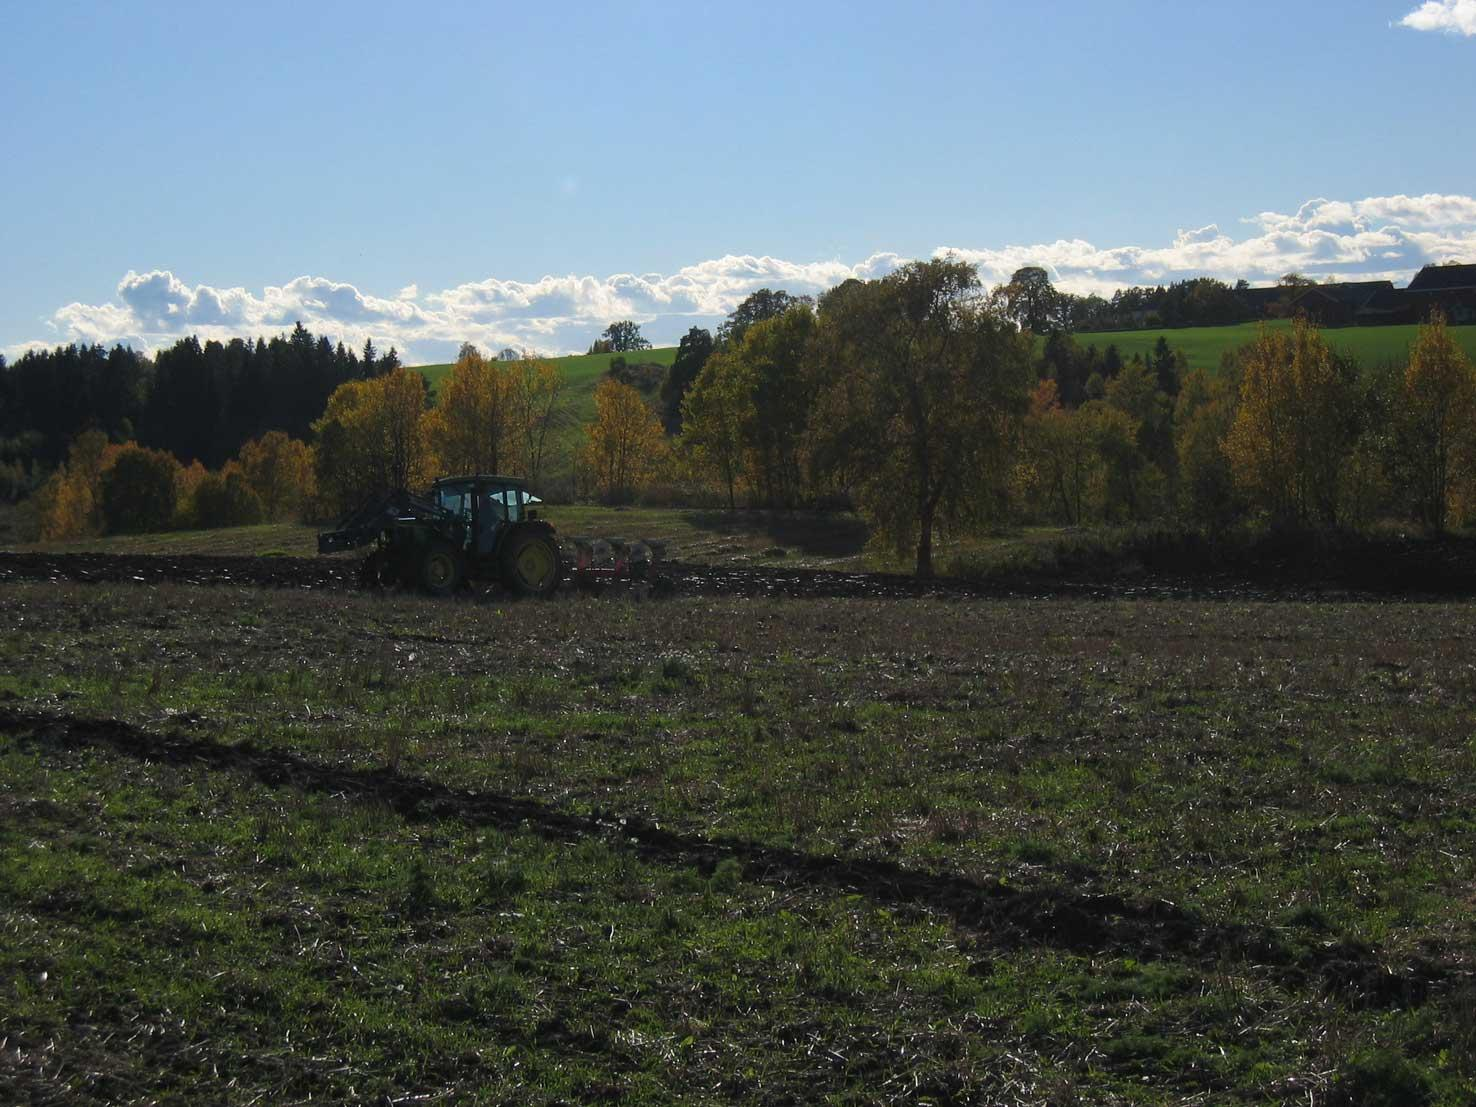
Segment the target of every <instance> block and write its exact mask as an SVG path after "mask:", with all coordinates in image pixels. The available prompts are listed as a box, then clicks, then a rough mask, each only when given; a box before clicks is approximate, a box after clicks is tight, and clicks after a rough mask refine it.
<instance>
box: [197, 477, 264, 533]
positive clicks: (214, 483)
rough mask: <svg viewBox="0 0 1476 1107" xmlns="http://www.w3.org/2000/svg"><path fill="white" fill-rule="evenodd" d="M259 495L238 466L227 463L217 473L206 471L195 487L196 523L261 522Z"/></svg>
mask: <svg viewBox="0 0 1476 1107" xmlns="http://www.w3.org/2000/svg"><path fill="white" fill-rule="evenodd" d="M262 516H263V509H262V501H261V497H260V496H258V495H257V494H256V490H255V489H254V488H253V487H252V484H251V481H250V480H248V479H247V476H246V474H245V473H244V472H243V471H242V470H241V467H240V466H239V465H237V464H236V463H234V462H228V463H227V464H226V465H225V467H224V468H222V469H221V470H220V471H219V472H215V473H207V474H206V475H205V477H204V478H203V479H202V480H201V481H200V483H199V484H198V485H197V486H196V487H195V503H194V520H195V525H196V526H198V527H201V528H203V529H206V530H209V529H212V528H214V527H241V526H249V525H250V524H252V523H259V522H261V521H262Z"/></svg>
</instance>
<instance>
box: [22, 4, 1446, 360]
mask: <svg viewBox="0 0 1476 1107" xmlns="http://www.w3.org/2000/svg"><path fill="white" fill-rule="evenodd" d="M1463 2H1464V0H1463ZM1469 2H1470V3H1473V4H1476V0H1469ZM1427 6H1428V5H1427ZM1241 224H1242V226H1244V227H1245V232H1244V233H1243V234H1242V235H1241V236H1240V237H1236V236H1233V235H1231V234H1229V233H1227V232H1226V231H1223V230H1221V229H1220V227H1219V226H1217V225H1215V224H1209V225H1208V226H1204V227H1200V228H1197V229H1193V230H1181V231H1179V232H1178V234H1177V235H1175V237H1174V239H1173V240H1172V242H1170V243H1168V244H1166V245H1161V246H1116V247H1110V248H1100V247H1097V246H1095V245H1093V244H1092V243H1090V242H1086V241H1084V240H1081V239H1073V240H1069V241H1068V240H1059V241H1056V242H1051V243H1042V244H1037V245H1033V246H1004V247H1001V248H998V249H978V248H969V247H959V246H940V247H939V248H938V249H937V250H935V251H934V256H940V255H954V256H957V257H960V258H963V259H964V260H967V261H970V262H973V263H974V264H975V265H977V266H978V268H979V275H980V278H981V279H982V280H983V281H984V283H985V284H986V285H993V284H998V283H1003V282H1005V281H1007V280H1008V279H1009V277H1010V275H1011V274H1012V273H1013V272H1015V270H1017V269H1019V268H1021V267H1022V266H1026V265H1038V266H1042V267H1044V268H1045V269H1046V270H1047V271H1049V272H1050V274H1051V276H1052V278H1053V280H1054V281H1055V283H1056V284H1057V285H1058V286H1059V287H1061V288H1064V289H1066V290H1068V291H1071V292H1075V293H1078V294H1086V293H1093V292H1095V293H1099V294H1103V295H1107V296H1110V295H1111V294H1112V292H1113V291H1114V290H1116V289H1118V288H1123V287H1127V286H1131V285H1143V284H1148V285H1152V284H1162V283H1166V282H1168V281H1174V280H1184V279H1186V278H1189V277H1198V276H1210V277H1217V278H1220V279H1221V280H1226V281H1234V280H1237V279H1239V278H1245V279H1246V280H1249V281H1250V282H1251V283H1252V284H1257V283H1268V282H1273V281H1275V280H1276V279H1277V278H1278V277H1280V276H1281V275H1282V274H1284V273H1287V272H1291V271H1296V272H1300V273H1304V274H1306V275H1309V276H1313V277H1319V278H1324V279H1326V278H1333V279H1339V280H1374V279H1389V280H1393V281H1395V282H1396V283H1403V282H1405V281H1407V280H1408V279H1409V277H1411V276H1412V275H1413V274H1414V272H1415V271H1416V270H1418V269H1419V268H1420V266H1422V265H1425V264H1428V263H1432V262H1437V263H1438V262H1443V261H1451V260H1460V261H1476V198H1473V197H1471V196H1459V195H1438V194H1430V195H1425V196H1378V197H1370V198H1368V199H1364V200H1355V201H1345V200H1327V199H1316V200H1310V201H1308V202H1307V203H1305V204H1303V205H1302V206H1301V207H1300V208H1298V209H1297V211H1296V212H1295V213H1292V214H1284V213H1279V212H1262V213H1261V214H1259V215H1256V216H1253V217H1251V218H1249V219H1244V220H1241ZM906 260H907V259H906V258H904V257H902V256H900V255H898V254H894V253H877V254H873V255H872V256H870V257H868V258H865V259H864V260H862V261H859V262H854V263H848V262H843V261H819V262H793V261H785V260H782V259H779V258H773V257H751V256H741V257H740V256H732V255H729V256H726V257H721V258H715V259H713V260H710V261H703V262H699V263H697V264H694V265H689V266H686V267H685V268H683V269H680V270H678V271H677V272H675V273H671V274H660V273H646V274H641V275H635V274H630V273H619V274H615V275H613V276H609V277H594V276H566V277H554V276H547V277H544V278H542V279H541V280H538V281H532V282H525V281H512V280H499V279H497V278H495V277H489V278H488V279H486V280H482V281H476V282H472V283H468V284H462V285H457V286H456V287H454V288H447V289H444V290H441V291H436V292H422V291H421V290H420V289H419V288H417V287H416V286H415V285H413V284H411V285H407V286H406V287H404V288H402V289H400V290H399V291H398V292H397V293H396V294H395V295H394V296H393V297H380V296H375V295H372V294H369V293H366V292H363V291H361V290H360V289H358V288H356V287H355V286H354V285H352V284H347V283H344V282H341V281H335V280H330V279H328V278H325V277H311V276H303V277H297V278H295V279H293V280H290V281H288V282H287V283H285V284H283V285H280V286H277V285H269V286H267V287H266V288H264V289H263V290H262V291H261V292H260V294H258V293H255V292H252V291H249V290H247V289H245V288H213V287H210V286H208V285H190V284H188V283H187V282H186V281H184V280H182V279H180V278H179V277H178V276H177V275H176V274H174V273H172V272H170V271H168V270H157V269H156V270H152V271H150V272H146V273H136V272H133V271H130V272H129V273H128V274H127V275H126V276H124V278H123V279H122V280H121V281H120V282H119V284H118V288H117V298H116V300H114V301H110V302H107V303H102V304H84V303H71V304H67V305H66V306H65V307H62V308H59V309H58V310H57V311H56V312H54V313H53V315H52V316H51V318H50V319H49V320H48V321H47V324H46V326H47V330H48V331H49V332H50V334H49V335H48V336H47V337H46V338H39V339H36V340H33V341H29V342H22V343H19V344H17V345H15V346H13V347H11V348H10V349H9V350H7V351H6V352H7V354H8V355H11V356H15V355H18V354H20V353H21V352H23V351H24V350H25V349H28V348H31V347H43V346H50V345H56V344H58V343H60V344H66V343H69V342H78V343H94V342H96V343H102V344H104V345H112V344H113V343H116V342H122V343H125V344H128V345H132V346H133V347H134V348H136V349H142V350H150V351H152V350H156V349H158V348H160V347H162V346H168V345H170V344H172V343H173V342H174V341H175V340H177V339H179V338H181V337H184V336H186V335H190V334H196V335H199V336H200V338H202V339H211V338H215V339H221V340H226V339H229V338H233V337H242V338H250V337H260V336H270V335H272V334H276V333H279V332H280V331H282V330H285V329H290V328H291V327H292V326H293V324H294V323H296V322H297V321H299V320H301V322H302V323H303V325H304V326H306V327H307V328H308V329H309V330H312V331H313V332H315V333H318V334H327V335H329V336H330V337H332V338H334V339H341V340H342V341H344V342H345V343H347V344H349V345H352V346H355V347H358V346H361V345H362V344H363V342H364V340H365V339H366V338H372V339H373V340H374V343H375V344H376V345H377V346H378V347H379V348H380V349H386V348H388V347H389V346H391V345H393V346H395V347H397V348H398V349H399V351H400V354H401V356H402V359H404V360H405V361H407V362H408V363H410V364H418V363H424V362H434V361H444V360H449V359H450V358H451V357H453V356H454V355H455V351H456V350H457V349H458V348H459V346H460V345H461V343H462V342H467V341H469V342H474V343H476V344H477V345H479V346H481V347H482V348H483V349H486V350H489V351H491V350H498V349H501V348H503V347H505V346H512V347H515V348H518V349H532V350H537V351H539V352H541V353H545V354H555V353H569V352H580V351H583V350H584V349H585V348H586V347H587V346H588V345H589V343H590V341H591V340H592V339H593V338H595V337H596V336H597V335H598V334H599V332H600V331H601V330H603V329H604V327H605V326H606V325H607V324H608V323H610V322H611V321H612V320H615V319H635V320H636V321H638V322H639V323H641V325H642V328H643V332H644V333H645V334H646V336H647V337H648V338H650V339H651V340H652V341H653V342H654V343H656V344H657V345H668V344H674V343H675V342H676V341H677V339H678V338H680V337H681V335H683V334H685V333H686V331H687V329H688V328H689V327H693V326H706V327H711V326H714V325H715V324H716V323H718V322H719V321H721V319H722V318H723V317H724V316H725V315H727V313H728V312H730V311H732V309H733V308H734V307H735V306H736V305H737V304H738V303H739V301H741V300H742V299H743V298H744V297H745V296H747V295H748V294H749V293H750V292H753V291H754V290H756V289H759V288H764V287H768V288H783V289H787V290H788V291H789V292H791V293H794V294H796V295H799V294H811V295H813V294H817V293H820V292H823V291H825V290H826V289H828V288H831V287H833V286H835V285H836V284H839V283H840V282H841V281H844V280H846V279H848V278H851V277H858V278H862V279H869V278H873V277H880V276H884V275H886V274H887V273H890V272H892V271H893V270H894V269H896V268H897V267H898V266H899V265H902V264H903V263H905V261H906Z"/></svg>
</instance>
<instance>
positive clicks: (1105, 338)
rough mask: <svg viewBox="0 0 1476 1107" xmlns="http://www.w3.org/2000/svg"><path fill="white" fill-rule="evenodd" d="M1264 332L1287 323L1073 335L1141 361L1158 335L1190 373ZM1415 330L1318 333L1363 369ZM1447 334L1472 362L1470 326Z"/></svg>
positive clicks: (1404, 346) (1474, 336)
mask: <svg viewBox="0 0 1476 1107" xmlns="http://www.w3.org/2000/svg"><path fill="white" fill-rule="evenodd" d="M1263 325H1264V326H1265V327H1266V328H1267V329H1269V330H1287V329H1289V328H1290V327H1291V321H1290V320H1287V319H1277V320H1273V321H1271V322H1269V323H1265V324H1260V323H1242V324H1240V325H1239V326H1234V327H1184V328H1180V329H1173V328H1167V329H1160V330H1141V331H1084V332H1082V333H1080V334H1077V335H1076V336H1075V338H1076V341H1077V344H1078V345H1080V346H1082V347H1083V348H1085V347H1087V346H1095V347H1096V348H1097V349H1098V350H1105V349H1106V348H1107V347H1108V346H1116V347H1117V350H1118V352H1119V353H1120V354H1122V356H1123V358H1124V359H1127V358H1131V357H1132V356H1133V355H1134V354H1141V355H1142V356H1144V357H1147V356H1148V355H1149V354H1150V353H1152V351H1153V347H1154V345H1155V344H1156V343H1157V342H1158V339H1159V337H1160V336H1161V337H1163V338H1165V339H1167V340H1168V344H1169V346H1170V347H1172V348H1173V349H1176V350H1183V351H1184V354H1185V356H1187V357H1188V359H1189V367H1190V368H1191V369H1210V370H1214V369H1218V368H1219V367H1220V358H1221V356H1223V355H1224V354H1225V353H1227V352H1229V351H1231V350H1238V349H1239V348H1240V347H1242V346H1244V345H1246V344H1247V343H1250V342H1254V341H1255V339H1256V332H1257V331H1258V330H1259V329H1260V327H1261V326H1263ZM1418 329H1419V328H1418V327H1414V326H1398V327H1334V328H1328V329H1326V330H1324V331H1323V332H1322V333H1323V335H1324V336H1325V337H1326V338H1327V341H1328V343H1329V345H1331V346H1332V348H1333V349H1335V350H1339V351H1342V352H1344V353H1347V354H1350V355H1352V356H1353V357H1354V358H1356V359H1357V361H1358V362H1359V364H1360V365H1363V366H1365V367H1368V366H1373V365H1379V364H1381V363H1383V362H1386V361H1396V362H1398V361H1403V360H1404V359H1405V358H1406V357H1407V356H1408V354H1409V346H1410V343H1411V342H1413V341H1414V336H1415V332H1416V331H1417V330H1418ZM1450 332H1451V334H1452V335H1453V336H1454V337H1455V339H1456V341H1457V342H1459V343H1460V344H1461V347H1462V348H1463V349H1464V350H1465V351H1466V353H1467V354H1469V355H1470V356H1471V357H1473V358H1476V326H1464V327H1451V328H1450Z"/></svg>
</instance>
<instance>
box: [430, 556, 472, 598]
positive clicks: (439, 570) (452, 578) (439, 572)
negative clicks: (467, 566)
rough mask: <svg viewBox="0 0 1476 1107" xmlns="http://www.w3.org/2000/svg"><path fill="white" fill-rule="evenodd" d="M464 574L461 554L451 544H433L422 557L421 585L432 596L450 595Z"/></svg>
mask: <svg viewBox="0 0 1476 1107" xmlns="http://www.w3.org/2000/svg"><path fill="white" fill-rule="evenodd" d="M464 575H465V574H464V572H463V570H462V565H461V556H460V555H459V554H458V553H457V552H456V551H455V550H453V549H452V548H451V547H450V546H432V547H431V548H430V549H428V550H426V551H425V556H424V557H422V558H421V559H420V587H421V588H423V589H424V590H425V591H426V592H429V593H430V594H431V595H432V596H449V595H450V594H451V593H452V592H454V591H456V589H457V587H458V586H459V585H460V584H461V579H462V577H463V576H464Z"/></svg>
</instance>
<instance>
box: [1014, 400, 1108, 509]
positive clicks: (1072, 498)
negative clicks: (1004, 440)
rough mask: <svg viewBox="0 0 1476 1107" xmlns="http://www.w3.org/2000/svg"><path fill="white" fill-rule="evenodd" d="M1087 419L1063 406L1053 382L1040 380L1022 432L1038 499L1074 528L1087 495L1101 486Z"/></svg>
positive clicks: (1099, 462)
mask: <svg viewBox="0 0 1476 1107" xmlns="http://www.w3.org/2000/svg"><path fill="white" fill-rule="evenodd" d="M1093 429H1094V428H1093V424H1092V420H1091V419H1090V418H1084V417H1082V415H1081V412H1080V411H1067V410H1066V409H1065V408H1063V407H1062V406H1061V403H1060V399H1059V394H1058V392H1057V389H1056V382H1055V381H1051V380H1048V381H1042V382H1041V383H1040V385H1039V386H1038V387H1037V388H1036V390H1035V392H1034V393H1033V394H1032V395H1031V397H1030V410H1029V412H1028V413H1027V414H1026V416H1025V423H1024V426H1023V428H1022V440H1023V442H1022V444H1023V451H1022V453H1023V460H1024V461H1025V462H1026V464H1027V465H1028V466H1029V468H1030V470H1031V475H1032V482H1033V483H1034V485H1035V486H1036V490H1038V491H1039V492H1040V493H1041V494H1043V495H1044V496H1045V497H1046V498H1048V499H1050V500H1052V501H1054V503H1055V504H1056V506H1057V507H1059V508H1060V514H1061V518H1062V519H1064V520H1065V522H1067V523H1068V524H1071V525H1072V526H1075V525H1076V524H1078V523H1080V522H1081V521H1082V520H1083V519H1084V518H1085V515H1086V512H1087V510H1088V509H1089V507H1090V500H1089V494H1090V493H1091V491H1092V489H1093V488H1094V487H1096V486H1097V485H1099V484H1100V483H1101V470H1102V457H1101V453H1100V452H1099V451H1098V449H1097V441H1096V436H1095V435H1094V434H1093Z"/></svg>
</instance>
